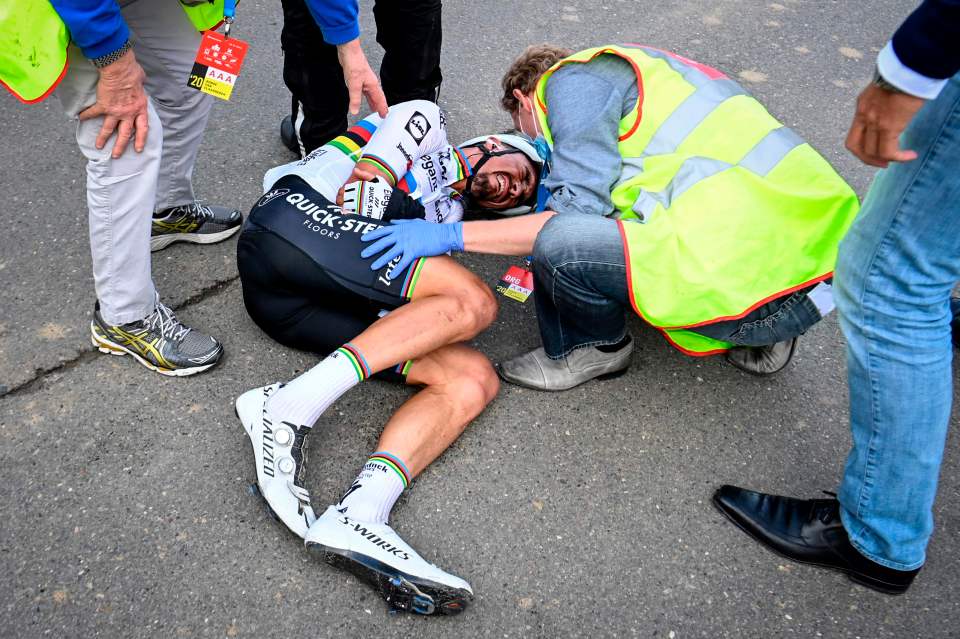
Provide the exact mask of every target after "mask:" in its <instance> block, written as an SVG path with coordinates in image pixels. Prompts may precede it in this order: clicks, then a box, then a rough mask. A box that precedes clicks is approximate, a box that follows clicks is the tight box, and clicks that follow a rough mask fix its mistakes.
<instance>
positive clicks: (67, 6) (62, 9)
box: [50, 0, 360, 58]
mask: <svg viewBox="0 0 960 639" xmlns="http://www.w3.org/2000/svg"><path fill="white" fill-rule="evenodd" d="M169 2H170V3H171V4H173V3H174V2H176V0H169ZM306 2H307V7H308V8H309V9H310V13H311V14H312V15H313V18H314V20H316V21H317V24H318V25H319V26H320V31H321V32H323V39H324V40H326V41H327V42H328V43H330V44H333V45H337V44H343V43H345V42H349V41H350V40H353V39H355V38H357V37H359V36H360V23H359V21H358V20H357V14H358V12H359V5H358V2H357V0H306ZM50 4H52V5H53V8H54V10H56V12H57V14H58V15H59V16H60V19H61V20H63V22H64V24H66V25H67V29H68V30H69V31H70V37H71V38H72V39H73V42H74V43H75V44H76V45H77V46H78V47H80V50H81V51H83V55H85V56H86V57H88V58H99V57H100V56H103V55H107V54H108V53H113V52H114V51H116V50H117V49H119V48H120V47H122V46H123V43H124V42H126V41H127V39H128V38H129V37H130V29H129V28H128V27H127V23H126V22H124V20H123V16H122V15H120V7H119V5H117V2H116V0H50Z"/></svg>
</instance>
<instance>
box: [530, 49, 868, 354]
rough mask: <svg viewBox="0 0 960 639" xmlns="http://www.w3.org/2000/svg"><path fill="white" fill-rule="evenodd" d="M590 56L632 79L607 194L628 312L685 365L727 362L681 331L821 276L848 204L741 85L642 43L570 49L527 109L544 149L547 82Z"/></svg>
mask: <svg viewBox="0 0 960 639" xmlns="http://www.w3.org/2000/svg"><path fill="white" fill-rule="evenodd" d="M601 55H616V56H619V57H621V58H623V59H625V60H627V61H628V62H630V64H631V65H632V66H633V69H634V71H635V72H636V75H637V88H638V93H639V98H638V100H637V103H636V105H635V106H634V108H633V109H632V110H631V112H630V113H628V114H627V115H626V116H625V117H623V118H622V119H621V121H620V129H619V134H620V138H619V143H618V148H619V151H620V155H621V157H622V159H623V162H622V165H621V172H620V175H619V177H618V179H617V182H616V184H615V186H614V188H613V191H612V193H611V199H612V201H613V205H614V209H615V210H614V212H613V215H614V216H616V217H617V218H618V224H619V226H620V232H621V236H622V238H623V244H624V251H625V253H626V261H627V281H628V287H629V289H630V296H631V301H632V304H633V308H634V310H635V311H636V312H637V313H638V314H639V315H640V316H641V317H642V318H643V319H644V320H646V321H647V322H649V323H650V324H652V325H653V326H655V327H656V328H658V329H660V330H661V331H662V332H663V334H664V336H665V337H666V338H667V339H668V340H669V341H670V342H671V343H672V344H673V345H674V346H676V347H677V348H678V349H680V350H681V351H683V352H685V353H688V354H690V355H708V354H713V353H718V352H722V351H725V350H727V349H729V348H730V347H731V346H732V345H731V344H728V343H726V342H722V341H719V340H715V339H711V338H708V337H705V336H703V335H700V334H699V333H696V332H694V331H691V330H687V329H690V328H694V327H697V326H704V325H707V324H712V323H715V322H720V321H724V320H730V319H736V318H740V317H744V316H745V315H747V314H748V313H750V312H751V311H752V310H754V309H756V308H757V307H759V306H761V305H762V304H765V303H767V302H769V301H771V300H773V299H776V298H778V297H780V296H782V295H786V294H788V293H790V292H792V291H795V290H798V289H801V288H804V287H806V286H809V285H811V284H813V283H815V282H818V281H821V280H824V279H826V278H828V277H830V276H831V275H832V272H833V268H834V264H835V263H836V259H837V248H838V245H839V243H840V240H841V238H842V237H843V235H844V234H845V233H846V231H847V229H848V228H849V226H850V224H851V223H852V222H853V218H854V216H855V215H856V213H857V210H858V209H859V202H858V200H857V197H856V194H855V193H854V192H853V189H851V188H850V186H849V185H848V184H847V183H846V182H844V181H843V179H842V178H841V177H840V176H839V175H838V174H837V173H836V171H834V170H833V168H832V167H831V166H830V164H829V163H828V162H827V161H826V160H825V159H824V158H823V157H822V156H821V155H820V154H819V153H817V152H816V151H815V150H814V149H813V148H812V147H811V146H810V145H809V144H807V143H805V142H804V141H803V140H801V139H800V137H799V136H798V135H796V134H795V133H794V132H793V131H791V130H790V129H788V128H787V127H785V126H783V125H782V124H781V123H780V122H778V121H777V120H776V119H775V118H774V117H773V116H771V115H770V114H769V113H768V112H767V110H766V109H765V108H764V107H763V105H762V104H760V103H759V102H758V101H757V100H756V99H754V98H753V97H751V96H749V95H748V94H747V93H746V91H744V89H743V88H742V87H740V85H739V84H737V83H736V82H734V81H733V80H731V79H729V78H728V77H727V76H725V75H724V74H722V73H721V72H719V71H717V70H715V69H712V68H710V67H707V66H705V65H702V64H699V63H697V62H694V61H692V60H688V59H686V58H683V57H681V56H677V55H675V54H671V53H668V52H665V51H661V50H659V49H655V48H652V47H644V46H640V45H623V46H614V45H611V46H603V47H597V48H594V49H588V50H586V51H581V52H579V53H576V54H574V55H572V56H570V57H569V58H566V59H564V60H562V61H560V62H559V63H557V64H556V65H555V66H554V67H553V68H552V69H550V70H549V71H547V72H546V73H545V74H544V75H543V77H542V78H541V79H540V80H539V83H538V84H537V88H536V100H535V110H536V112H537V117H538V119H539V121H540V123H541V126H542V128H543V131H544V136H545V137H546V139H547V142H548V143H549V144H550V145H551V146H552V145H553V138H552V136H551V134H550V128H549V120H550V111H549V105H548V104H547V103H546V86H547V83H548V82H549V80H550V76H551V75H552V74H553V72H554V71H556V69H558V68H559V67H561V66H562V65H565V64H576V63H585V62H589V61H590V60H593V59H594V58H596V57H597V56H601ZM561 117H562V116H561Z"/></svg>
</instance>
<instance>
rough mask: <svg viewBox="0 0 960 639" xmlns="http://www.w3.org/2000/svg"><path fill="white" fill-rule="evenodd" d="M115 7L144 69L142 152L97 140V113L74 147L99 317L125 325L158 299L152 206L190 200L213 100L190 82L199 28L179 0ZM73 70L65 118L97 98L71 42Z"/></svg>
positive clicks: (64, 96)
mask: <svg viewBox="0 0 960 639" xmlns="http://www.w3.org/2000/svg"><path fill="white" fill-rule="evenodd" d="M120 4H121V12H122V14H123V18H124V20H126V22H127V25H128V26H129V27H130V31H131V37H130V39H131V42H132V43H133V51H134V54H135V55H136V57H137V62H138V63H139V64H140V66H142V67H143V70H144V73H145V74H146V80H145V82H144V88H145V90H146V93H147V95H148V97H149V100H148V102H149V104H148V109H149V126H150V128H149V133H148V135H147V143H146V147H145V148H144V150H143V151H142V152H140V153H137V152H136V151H134V149H133V141H132V140H131V142H130V144H129V145H127V149H126V151H125V152H124V154H123V155H122V156H121V157H120V158H119V159H116V160H114V159H112V158H111V157H110V153H111V152H112V150H113V144H114V142H115V140H116V134H114V136H113V137H111V138H110V140H109V141H108V142H107V144H106V145H105V146H104V147H103V149H100V150H98V149H97V148H96V147H95V146H94V143H95V141H96V138H97V134H98V133H99V132H100V128H101V127H102V126H103V118H94V119H92V120H86V121H84V122H80V121H78V122H77V144H78V145H79V146H80V150H81V151H82V152H83V155H84V156H85V157H86V158H87V207H88V209H89V228H90V253H91V254H92V257H93V280H94V287H95V289H96V293H97V299H98V300H99V301H100V312H101V314H102V315H103V319H104V320H106V321H107V322H108V323H110V324H125V323H127V322H132V321H135V320H138V319H142V318H144V317H146V316H147V315H149V314H150V313H151V312H152V311H153V308H154V304H155V301H156V298H157V294H156V290H155V288H154V285H153V279H152V278H151V276H150V220H151V217H152V215H153V212H154V211H156V210H161V209H165V208H167V207H171V206H179V205H181V204H188V203H191V202H193V201H194V195H193V185H192V182H191V177H192V174H193V164H194V160H195V159H196V157H197V150H198V149H199V148H200V141H201V139H202V137H203V130H204V128H205V127H206V124H207V117H208V116H209V114H210V107H211V106H212V103H213V99H212V98H211V97H210V96H209V95H206V94H204V93H201V92H199V91H196V90H194V89H191V88H189V87H187V76H188V75H189V73H190V69H191V67H192V66H193V60H194V57H195V55H196V53H197V48H198V47H199V46H200V34H199V33H198V32H197V30H196V29H195V28H194V26H193V25H192V24H191V23H190V21H189V19H188V18H187V16H186V14H185V13H184V12H183V11H182V10H181V8H180V5H179V3H178V2H176V1H175V0H163V1H161V0H127V1H126V2H121V3H120ZM67 56H68V60H69V65H70V66H69V69H68V71H67V75H66V77H64V79H63V81H62V82H61V83H60V86H59V87H57V90H56V94H57V96H58V97H59V98H60V102H61V103H62V105H63V108H64V110H65V111H66V113H67V116H68V117H71V118H76V117H77V114H79V113H80V112H81V111H83V110H84V109H85V108H87V107H89V106H91V105H92V104H94V103H95V102H96V99H97V82H98V80H99V74H98V72H97V70H96V68H94V66H93V64H91V63H90V61H89V60H87V59H86V58H85V57H84V56H83V54H82V53H81V52H80V49H79V48H78V47H76V46H75V45H72V44H71V45H70V47H69V49H68V51H67Z"/></svg>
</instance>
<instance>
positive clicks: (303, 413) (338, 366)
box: [267, 343, 370, 427]
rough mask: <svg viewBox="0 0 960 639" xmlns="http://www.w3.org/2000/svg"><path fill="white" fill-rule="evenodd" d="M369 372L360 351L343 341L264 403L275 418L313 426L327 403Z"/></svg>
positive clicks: (298, 424)
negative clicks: (341, 344)
mask: <svg viewBox="0 0 960 639" xmlns="http://www.w3.org/2000/svg"><path fill="white" fill-rule="evenodd" d="M369 376H370V367H369V366H367V362H366V360H365V359H364V358H363V355H362V354H361V353H360V351H359V350H357V348H356V347H355V346H353V345H351V344H349V343H348V344H344V345H343V346H341V347H340V348H338V349H337V350H335V351H334V352H333V353H331V354H330V355H329V356H328V357H327V358H326V359H324V360H323V361H322V362H320V363H319V364H317V365H316V366H314V367H313V368H311V369H310V370H308V371H307V372H306V373H304V374H303V375H301V376H300V377H298V378H296V379H294V380H293V381H292V382H289V383H287V384H285V385H284V386H283V387H282V388H281V389H280V390H278V391H277V392H276V393H274V394H273V395H272V396H271V397H270V399H268V400H267V407H268V410H269V411H270V414H271V415H272V416H273V418H274V419H276V420H278V421H285V422H290V423H292V424H295V425H297V426H307V427H312V426H313V424H314V422H316V421H317V419H318V418H319V417H320V415H322V414H323V411H325V410H327V408H328V407H329V406H330V404H332V403H333V402H335V401H337V398H339V397H340V396H341V395H343V394H344V393H346V392H347V391H348V390H350V389H351V388H353V387H354V386H356V385H357V384H359V383H360V382H362V381H363V380H365V379H366V378H367V377H369Z"/></svg>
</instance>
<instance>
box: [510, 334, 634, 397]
mask: <svg viewBox="0 0 960 639" xmlns="http://www.w3.org/2000/svg"><path fill="white" fill-rule="evenodd" d="M632 353H633V339H632V338H631V339H630V341H629V342H627V344H626V345H624V346H623V348H621V349H620V350H618V351H615V352H613V353H604V352H603V351H601V350H599V349H598V348H596V347H593V346H588V347H586V348H578V349H576V350H575V351H573V352H571V353H570V354H569V355H567V356H566V357H564V358H561V359H550V358H549V357H547V353H546V351H544V350H543V348H538V349H536V350H532V351H530V352H529V353H525V354H523V355H518V356H517V357H514V358H513V359H511V360H507V361H506V362H503V363H501V364H497V367H496V368H497V373H498V374H499V375H500V377H501V378H503V379H504V380H505V381H508V382H510V383H511V384H516V385H517V386H525V387H526V388H533V389H535V390H544V391H562V390H567V389H570V388H573V387H574V386H579V385H580V384H582V383H584V382H588V381H590V380H591V379H612V378H614V377H619V376H620V375H623V374H624V373H626V372H627V370H628V369H629V368H630V355H631V354H632Z"/></svg>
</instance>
